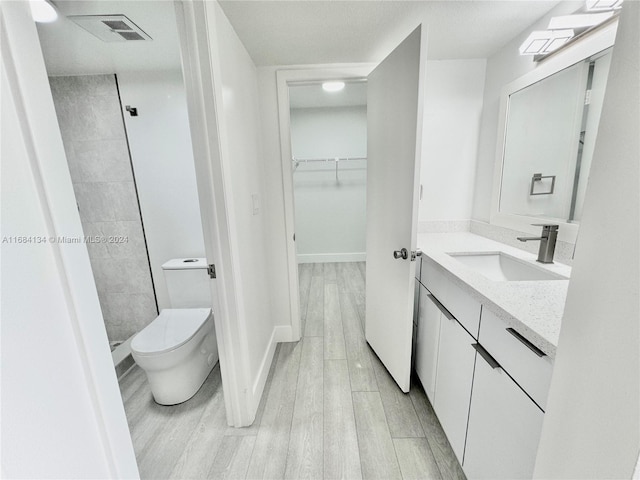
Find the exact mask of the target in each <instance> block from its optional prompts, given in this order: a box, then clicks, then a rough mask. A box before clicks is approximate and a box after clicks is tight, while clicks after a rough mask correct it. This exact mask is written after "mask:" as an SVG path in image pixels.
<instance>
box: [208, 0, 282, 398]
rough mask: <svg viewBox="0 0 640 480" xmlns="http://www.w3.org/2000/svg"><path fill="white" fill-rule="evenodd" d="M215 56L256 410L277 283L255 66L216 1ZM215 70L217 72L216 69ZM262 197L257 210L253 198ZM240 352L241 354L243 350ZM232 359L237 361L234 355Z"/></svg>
mask: <svg viewBox="0 0 640 480" xmlns="http://www.w3.org/2000/svg"><path fill="white" fill-rule="evenodd" d="M206 8H207V13H208V16H207V19H208V22H209V32H210V35H213V37H211V40H212V48H213V52H212V54H213V55H214V56H215V57H216V58H215V61H216V63H217V68H219V71H220V77H219V79H218V81H219V82H220V83H219V87H220V89H221V92H222V102H220V103H221V104H218V116H219V132H220V149H221V156H222V162H223V168H225V170H226V171H225V172H224V175H225V179H224V181H225V182H226V191H227V195H229V196H230V198H229V200H228V201H229V210H230V211H229V217H230V219H231V226H230V228H231V232H230V235H231V241H232V245H231V248H232V251H231V254H232V258H233V261H234V263H235V264H236V265H238V266H239V272H238V274H239V287H240V288H239V289H238V301H239V313H240V317H241V319H242V321H243V325H242V327H241V332H242V335H243V336H245V338H244V340H246V355H248V357H249V372H248V373H249V376H250V379H251V381H252V382H253V385H251V387H252V391H251V392H247V395H253V400H254V403H255V408H256V409H257V406H258V402H259V400H260V396H261V394H262V389H263V387H264V382H265V381H266V377H267V374H268V372H269V367H270V366H271V360H272V357H273V353H274V350H275V343H274V339H275V338H276V337H275V335H276V333H275V331H274V321H273V319H272V317H271V315H270V313H271V307H270V297H271V295H272V292H273V291H274V290H273V289H274V288H275V287H276V286H275V285H274V282H273V281H272V275H271V272H270V266H271V263H270V260H271V259H270V258H269V252H268V251H267V249H266V237H267V233H266V232H267V230H268V228H267V227H268V224H267V223H266V219H265V215H264V209H265V206H264V204H265V203H266V199H265V195H264V190H265V184H264V182H265V165H264V161H263V153H262V149H261V135H260V112H259V105H258V85H257V72H256V67H255V65H254V64H253V61H252V60H251V57H249V54H248V53H247V51H246V50H245V48H244V46H243V45H242V43H241V42H240V39H239V38H238V36H237V35H236V33H235V31H234V30H233V28H232V27H231V24H230V23H229V20H228V19H227V17H226V16H225V15H224V13H223V12H222V9H221V8H220V6H219V4H218V3H217V2H215V3H214V2H211V3H207V4H206ZM214 72H215V71H214ZM253 195H257V199H258V211H257V212H254V205H253V202H252V196H253ZM244 353H245V352H237V353H236V354H238V355H240V354H244ZM230 360H232V359H230Z"/></svg>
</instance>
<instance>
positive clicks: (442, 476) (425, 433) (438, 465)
mask: <svg viewBox="0 0 640 480" xmlns="http://www.w3.org/2000/svg"><path fill="white" fill-rule="evenodd" d="M426 396H427V394H426V392H425V397H426ZM409 398H411V404H412V405H413V408H414V410H415V408H416V405H415V400H414V399H413V397H409ZM427 401H430V400H428V399H427ZM417 413H418V412H417V411H416V414H417ZM418 422H419V423H420V428H421V429H422V433H424V438H425V440H426V441H427V446H428V447H429V451H430V452H431V456H432V457H433V460H434V462H435V464H436V467H437V468H438V472H440V478H442V479H443V478H444V475H443V473H442V468H440V462H438V459H437V458H436V456H435V454H434V453H433V448H432V447H431V442H430V441H429V437H428V435H427V431H426V430H425V428H424V425H423V424H422V422H421V421H420V417H418Z"/></svg>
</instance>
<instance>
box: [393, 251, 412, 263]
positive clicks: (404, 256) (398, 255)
mask: <svg viewBox="0 0 640 480" xmlns="http://www.w3.org/2000/svg"><path fill="white" fill-rule="evenodd" d="M393 258H395V259H396V260H397V259H399V258H402V259H403V260H406V259H407V258H409V250H407V249H406V248H403V249H401V250H394V252H393Z"/></svg>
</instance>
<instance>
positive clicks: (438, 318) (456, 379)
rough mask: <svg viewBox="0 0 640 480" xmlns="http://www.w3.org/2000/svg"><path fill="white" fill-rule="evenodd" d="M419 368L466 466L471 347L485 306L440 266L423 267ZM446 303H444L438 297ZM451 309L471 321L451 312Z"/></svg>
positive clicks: (426, 390)
mask: <svg viewBox="0 0 640 480" xmlns="http://www.w3.org/2000/svg"><path fill="white" fill-rule="evenodd" d="M421 280H422V281H423V282H424V283H425V285H426V287H425V286H422V285H421V286H420V297H419V310H418V312H419V313H418V324H417V335H416V355H415V359H416V361H415V370H416V373H417V374H418V378H420V382H421V383H422V386H423V388H424V390H425V392H426V394H427V396H428V397H429V400H430V401H431V404H432V405H433V409H434V411H435V412H436V415H437V416H438V419H439V420H440V424H441V425H442V429H443V430H444V432H445V433H446V435H447V438H448V439H449V443H450V444H451V447H452V448H453V451H454V453H455V454H456V457H457V458H458V460H459V461H460V463H462V459H463V454H464V443H465V435H466V430H467V416H468V413H469V400H470V397H471V384H472V381H473V363H474V360H475V351H474V350H473V349H471V348H470V346H471V344H473V343H475V342H476V340H475V339H474V337H473V336H472V335H471V334H469V332H468V331H467V330H466V329H465V327H463V325H465V324H466V325H469V326H470V328H472V329H473V331H474V332H475V334H477V331H478V327H477V326H478V324H479V321H480V304H479V303H478V302H476V301H475V300H473V299H472V298H471V297H470V296H468V295H466V294H465V293H464V292H463V291H462V290H461V289H460V288H459V287H457V286H456V285H453V283H452V282H451V281H449V280H448V279H447V278H446V277H445V276H444V274H443V272H441V271H439V270H438V269H437V268H436V267H435V266H433V265H431V264H429V263H428V262H424V261H423V263H422V276H421ZM432 292H439V294H440V295H441V296H442V297H443V298H445V299H446V302H447V304H446V305H443V304H442V303H441V302H440V301H439V299H438V298H437V295H436V294H435V293H433V294H432ZM449 305H451V306H452V307H453V310H455V311H456V312H458V314H459V315H460V316H461V318H464V320H465V323H464V324H463V323H462V322H459V319H457V317H454V315H452V313H451V312H450V311H449Z"/></svg>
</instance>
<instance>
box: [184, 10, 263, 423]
mask: <svg viewBox="0 0 640 480" xmlns="http://www.w3.org/2000/svg"><path fill="white" fill-rule="evenodd" d="M174 5H175V10H176V19H177V24H178V37H179V40H180V52H181V57H182V70H183V75H184V81H185V91H186V97H187V109H188V113H189V124H190V130H191V141H192V145H193V156H194V162H195V169H196V181H197V186H198V198H199V203H200V215H201V218H202V230H203V234H204V244H205V253H206V256H207V260H208V263H213V264H215V266H216V271H217V279H216V280H214V281H212V282H211V293H212V300H213V305H212V307H213V312H214V323H215V329H216V336H217V340H218V351H219V356H220V372H221V375H222V384H223V391H224V402H225V409H226V413H227V423H228V424H229V425H230V426H233V427H244V426H248V425H251V423H252V421H253V418H254V417H253V415H254V414H255V411H256V408H257V405H254V401H253V398H252V396H251V393H252V385H251V381H250V378H251V377H250V374H249V365H248V361H249V355H248V351H247V348H248V347H247V341H246V327H245V324H244V323H243V322H242V321H241V320H242V312H240V311H239V310H240V309H241V308H242V305H241V302H240V300H239V296H238V295H239V292H240V291H241V288H242V287H241V285H240V283H239V282H240V278H239V274H238V270H239V268H238V265H237V264H236V262H234V259H233V257H232V252H231V249H232V245H233V233H234V232H233V225H234V213H233V212H234V210H233V208H232V205H231V202H232V197H231V195H230V193H229V185H228V183H229V180H228V172H226V171H225V168H224V165H223V162H222V156H221V151H220V147H221V136H222V135H224V132H221V129H222V128H221V127H222V126H221V125H220V121H219V105H221V104H222V89H221V87H220V81H219V79H220V78H221V75H220V64H219V59H218V52H217V45H216V40H215V32H210V31H209V28H208V23H209V22H208V18H209V17H208V16H207V9H206V5H205V2H204V1H203V0H194V1H181V0H175V1H174Z"/></svg>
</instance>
